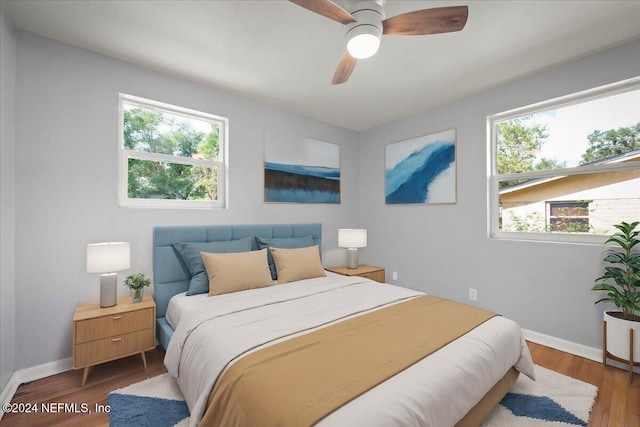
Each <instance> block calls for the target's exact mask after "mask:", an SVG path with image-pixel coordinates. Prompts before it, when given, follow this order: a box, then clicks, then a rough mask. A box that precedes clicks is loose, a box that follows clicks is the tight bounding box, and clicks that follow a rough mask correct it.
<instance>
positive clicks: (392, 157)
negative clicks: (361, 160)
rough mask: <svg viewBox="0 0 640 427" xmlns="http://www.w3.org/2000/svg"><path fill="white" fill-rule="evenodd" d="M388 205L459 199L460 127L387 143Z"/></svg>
mask: <svg viewBox="0 0 640 427" xmlns="http://www.w3.org/2000/svg"><path fill="white" fill-rule="evenodd" d="M385 201H386V204H388V205H403V204H431V203H455V202H456V130H455V129H449V130H445V131H442V132H438V133H434V134H431V135H426V136H421V137H418V138H413V139H408V140H406V141H400V142H396V143H393V144H388V145H387V146H386V147H385Z"/></svg>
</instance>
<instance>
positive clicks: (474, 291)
mask: <svg viewBox="0 0 640 427" xmlns="http://www.w3.org/2000/svg"><path fill="white" fill-rule="evenodd" d="M469 299H470V300H471V301H478V290H477V289H473V288H469Z"/></svg>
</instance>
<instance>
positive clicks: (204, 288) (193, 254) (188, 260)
mask: <svg viewBox="0 0 640 427" xmlns="http://www.w3.org/2000/svg"><path fill="white" fill-rule="evenodd" d="M252 244H253V242H252V238H251V237H246V238H244V239H237V240H226V241H220V242H207V243H193V242H178V243H174V244H173V247H174V248H176V251H178V253H179V254H180V256H181V257H182V261H183V262H184V265H186V266H187V268H188V269H189V271H190V272H191V282H189V290H188V291H187V295H197V294H205V293H207V292H209V277H208V276H207V270H206V269H205V268H204V263H203V262H202V257H201V256H200V252H208V253H218V254H224V253H232V252H249V251H251V250H252Z"/></svg>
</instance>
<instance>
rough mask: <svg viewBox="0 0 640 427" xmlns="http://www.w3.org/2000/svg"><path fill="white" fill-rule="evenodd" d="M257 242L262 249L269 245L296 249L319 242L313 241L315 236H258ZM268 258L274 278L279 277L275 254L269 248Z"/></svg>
mask: <svg viewBox="0 0 640 427" xmlns="http://www.w3.org/2000/svg"><path fill="white" fill-rule="evenodd" d="M256 243H257V244H258V247H259V248H260V249H264V248H268V247H269V246H273V247H274V248H284V249H296V248H306V247H308V246H315V245H317V243H315V242H314V241H313V236H304V237H260V236H256ZM267 259H268V260H269V269H270V270H271V278H272V279H273V280H277V279H278V274H277V273H276V264H275V262H273V256H272V255H271V251H270V250H267Z"/></svg>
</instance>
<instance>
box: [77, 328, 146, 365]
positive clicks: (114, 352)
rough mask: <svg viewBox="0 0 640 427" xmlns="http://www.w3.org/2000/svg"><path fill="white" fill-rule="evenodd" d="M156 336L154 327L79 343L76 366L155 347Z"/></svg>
mask: <svg viewBox="0 0 640 427" xmlns="http://www.w3.org/2000/svg"><path fill="white" fill-rule="evenodd" d="M154 338H155V337H154V336H153V328H148V329H145V330H142V331H137V332H132V333H130V334H123V335H118V336H112V337H109V338H104V339H101V340H97V341H91V342H86V343H84V344H78V345H76V346H75V349H74V351H75V357H74V359H73V361H74V368H80V367H82V366H86V365H91V364H94V363H97V362H104V361H107V360H110V359H115V358H118V357H121V356H124V355H127V354H135V353H139V352H141V351H143V350H149V349H151V348H153V345H154Z"/></svg>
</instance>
